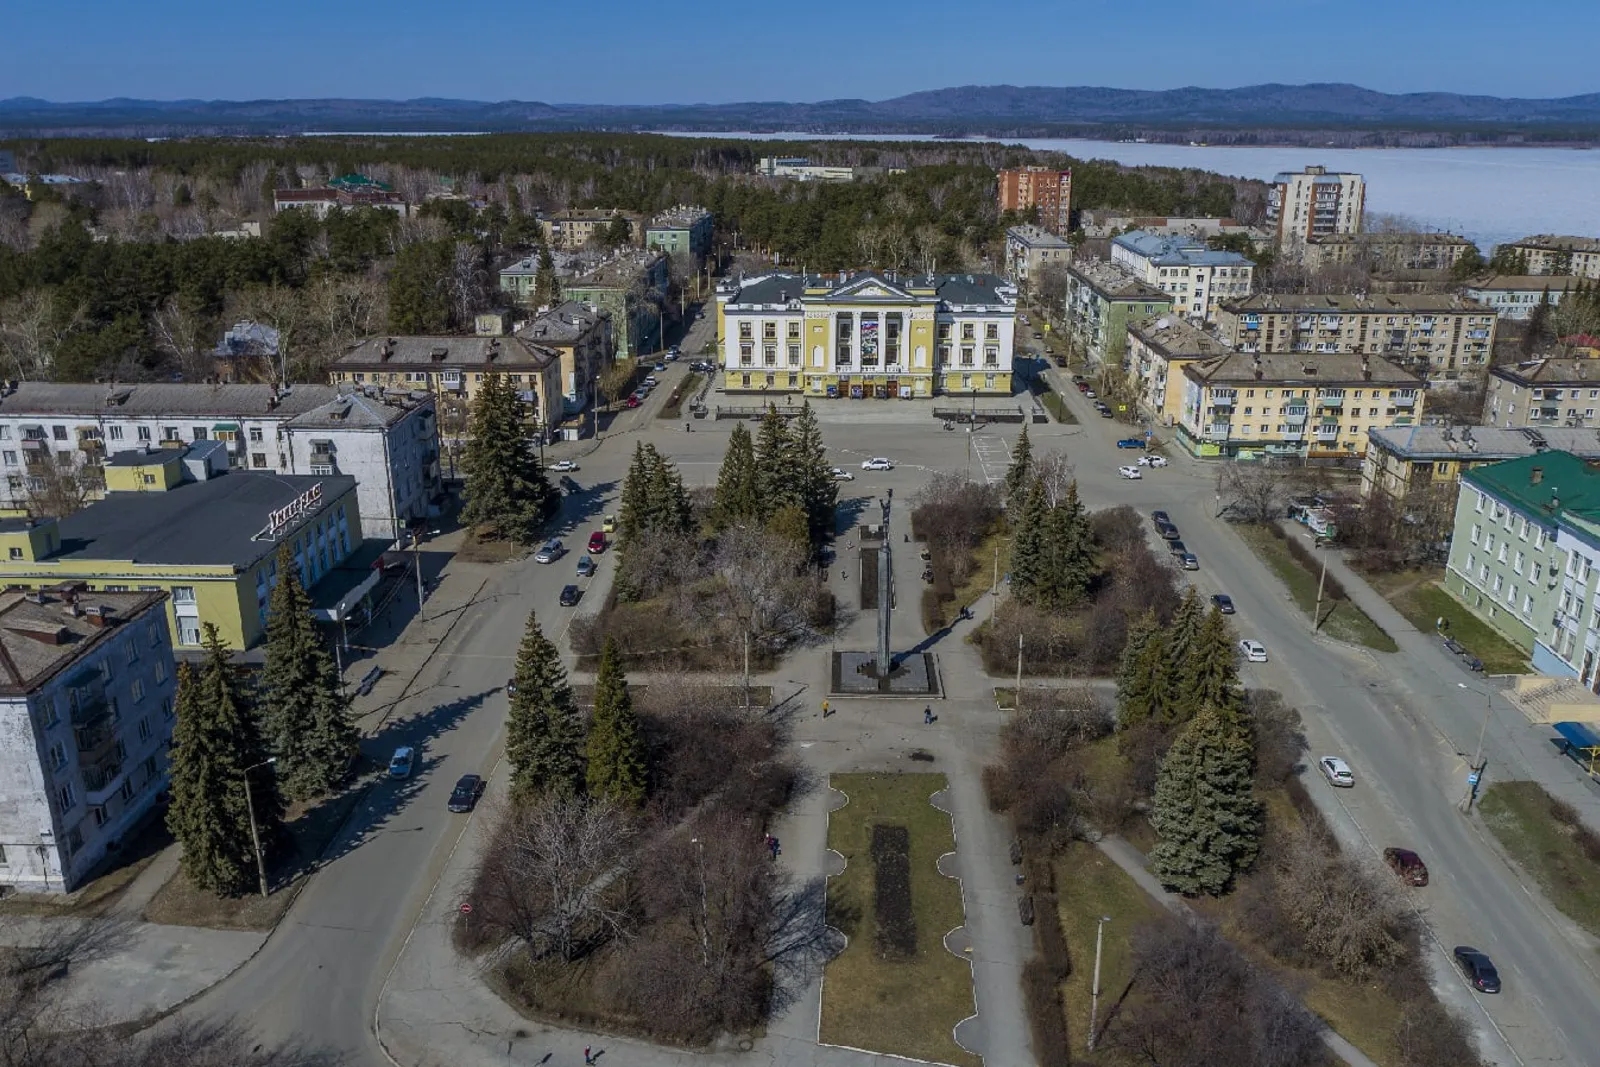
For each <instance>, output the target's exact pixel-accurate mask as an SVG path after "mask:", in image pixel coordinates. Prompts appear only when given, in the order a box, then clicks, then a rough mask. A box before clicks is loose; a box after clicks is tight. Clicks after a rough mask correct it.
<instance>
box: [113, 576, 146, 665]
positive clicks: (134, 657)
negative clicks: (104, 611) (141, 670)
mask: <svg viewBox="0 0 1600 1067" xmlns="http://www.w3.org/2000/svg"><path fill="white" fill-rule="evenodd" d="M110 588H111V587H110V586H109V585H108V586H106V589H108V590H109V589H110ZM125 654H126V656H127V658H128V662H129V663H138V662H139V642H137V641H129V642H128V649H127V652H126V653H125Z"/></svg>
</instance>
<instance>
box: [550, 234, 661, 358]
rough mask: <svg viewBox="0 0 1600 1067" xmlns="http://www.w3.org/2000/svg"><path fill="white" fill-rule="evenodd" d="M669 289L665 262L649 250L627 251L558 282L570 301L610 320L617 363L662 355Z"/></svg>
mask: <svg viewBox="0 0 1600 1067" xmlns="http://www.w3.org/2000/svg"><path fill="white" fill-rule="evenodd" d="M669 284H670V279H669V275H668V272H667V257H666V255H665V254H663V253H661V252H659V251H657V250H656V249H653V248H646V249H625V250H623V251H622V252H620V253H618V254H617V255H614V256H612V257H610V258H608V259H606V260H604V261H603V262H601V263H600V264H598V265H596V266H595V267H593V268H591V269H589V270H586V271H584V272H583V273H581V274H575V275H573V276H571V277H567V278H563V279H561V292H562V295H563V296H565V297H566V298H567V299H568V300H572V301H576V302H577V303H580V304H588V305H590V306H591V307H593V308H595V309H596V310H598V311H602V312H605V313H606V314H608V315H609V316H610V317H611V336H612V337H613V338H615V340H616V342H617V358H618V359H633V358H634V357H636V356H642V355H648V354H649V353H652V352H659V351H661V347H662V344H661V336H662V329H661V317H662V315H663V314H664V312H665V308H666V300H667V288H668V285H669Z"/></svg>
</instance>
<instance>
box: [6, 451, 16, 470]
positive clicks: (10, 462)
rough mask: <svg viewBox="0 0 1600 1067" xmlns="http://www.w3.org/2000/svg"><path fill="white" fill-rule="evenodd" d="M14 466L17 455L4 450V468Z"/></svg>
mask: <svg viewBox="0 0 1600 1067" xmlns="http://www.w3.org/2000/svg"><path fill="white" fill-rule="evenodd" d="M16 465H17V454H16V453H15V452H13V451H11V450H10V449H6V466H8V467H15V466H16Z"/></svg>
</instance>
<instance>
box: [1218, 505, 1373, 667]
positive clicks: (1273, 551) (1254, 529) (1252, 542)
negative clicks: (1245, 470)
mask: <svg viewBox="0 0 1600 1067" xmlns="http://www.w3.org/2000/svg"><path fill="white" fill-rule="evenodd" d="M1237 529H1238V531H1239V536H1240V537H1242V538H1243V539H1244V542H1245V543H1246V544H1247V545H1249V546H1250V547H1251V548H1253V549H1254V550H1255V551H1256V553H1257V555H1259V556H1260V557H1261V559H1262V561H1263V562H1265V563H1266V565H1267V566H1268V567H1270V568H1271V569H1272V572H1273V573H1274V574H1276V575H1277V576H1278V579H1279V581H1281V582H1283V584H1284V585H1285V586H1287V587H1288V589H1289V593H1290V595H1291V596H1293V597H1294V602H1295V603H1296V604H1297V605H1299V607H1300V610H1301V611H1303V612H1305V613H1306V617H1307V618H1310V616H1311V612H1312V610H1313V609H1314V608H1315V607H1316V605H1317V581H1318V577H1319V576H1318V575H1317V574H1315V573H1313V572H1311V571H1310V570H1308V569H1307V568H1306V567H1305V566H1304V565H1302V564H1301V562H1300V561H1299V560H1297V559H1295V558H1294V557H1293V556H1291V555H1290V554H1289V550H1288V549H1287V548H1286V547H1285V546H1284V543H1283V540H1282V539H1281V538H1278V537H1275V536H1273V534H1272V531H1270V530H1268V529H1267V528H1266V527H1264V526H1248V525H1247V526H1240V527H1238V528H1237ZM1319 631H1320V632H1321V633H1324V634H1327V635H1328V636H1329V637H1332V638H1336V639H1338V640H1340V641H1348V642H1349V643H1351V644H1355V645H1365V646H1366V647H1367V648H1370V649H1373V650H1374V651H1377V652H1398V651H1399V650H1400V646H1399V645H1397V644H1395V643H1394V638H1392V637H1390V636H1389V635H1388V633H1386V632H1385V631H1384V629H1383V627H1381V626H1379V625H1378V624H1377V623H1375V622H1373V621H1372V619H1371V618H1369V617H1368V616H1367V613H1366V612H1364V611H1362V610H1361V609H1360V608H1358V607H1356V606H1355V605H1354V604H1352V603H1350V602H1349V601H1348V600H1331V599H1329V598H1328V597H1327V596H1326V594H1325V595H1324V597H1323V600H1322V625H1321V627H1320V628H1319Z"/></svg>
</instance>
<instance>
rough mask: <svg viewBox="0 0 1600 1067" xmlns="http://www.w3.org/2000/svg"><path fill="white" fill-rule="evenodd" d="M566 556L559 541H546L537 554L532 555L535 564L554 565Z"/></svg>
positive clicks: (564, 549)
mask: <svg viewBox="0 0 1600 1067" xmlns="http://www.w3.org/2000/svg"><path fill="white" fill-rule="evenodd" d="M566 554H567V550H566V548H565V547H564V546H563V545H562V544H561V542H560V541H553V540H552V541H546V542H545V543H544V545H543V546H542V547H541V548H540V549H539V551H538V552H536V553H534V556H533V561H534V562H535V563H554V562H555V561H556V560H558V559H560V558H561V557H562V556H564V555H566Z"/></svg>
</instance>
